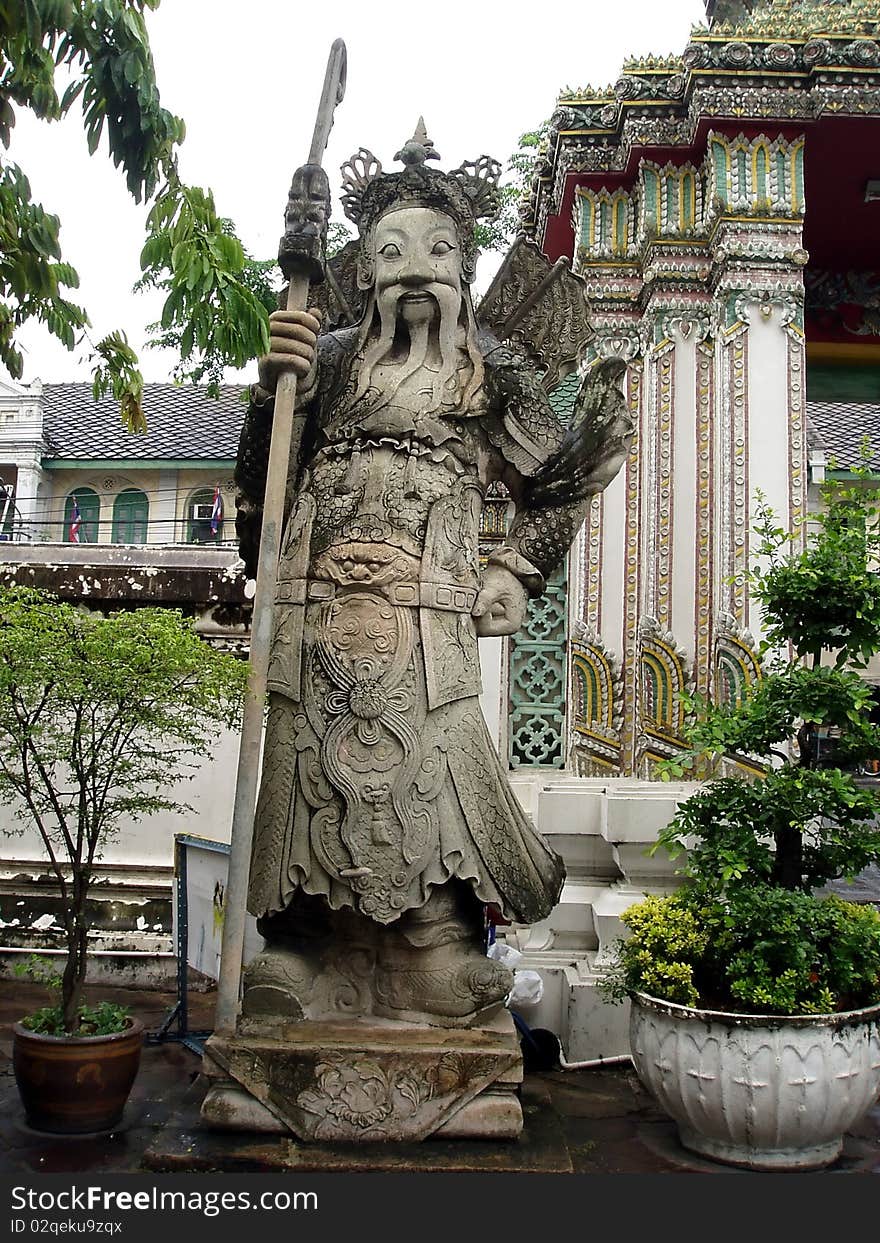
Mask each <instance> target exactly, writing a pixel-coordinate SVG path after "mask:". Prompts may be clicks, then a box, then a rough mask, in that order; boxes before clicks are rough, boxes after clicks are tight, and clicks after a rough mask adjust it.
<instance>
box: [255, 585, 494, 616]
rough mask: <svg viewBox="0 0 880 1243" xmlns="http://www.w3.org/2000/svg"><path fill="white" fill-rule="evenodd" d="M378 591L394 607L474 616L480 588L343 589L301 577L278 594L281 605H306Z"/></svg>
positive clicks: (428, 586)
mask: <svg viewBox="0 0 880 1243" xmlns="http://www.w3.org/2000/svg"><path fill="white" fill-rule="evenodd" d="M357 590H366V591H376V592H378V593H380V594H381V595H383V596H384V597H385V598H386V600H388V601H389V602H390V603H391V604H398V605H404V606H406V607H409V608H416V609H417V608H423V609H443V610H445V611H446V612H449V613H470V612H471V610H472V609H473V607H474V604H475V603H476V600H477V595H478V589H477V588H476V587H460V586H457V585H456V584H454V583H384V584H383V585H382V586H381V587H374V586H371V585H370V584H369V583H363V584H360V583H350V584H346V586H345V587H340V586H339V585H338V584H337V583H331V582H330V581H329V580H327V579H314V578H313V579H309V580H305V579H302V578H297V579H293V580H288V581H287V582H281V583H279V584H278V588H277V591H276V594H275V600H276V602H277V603H278V604H305V603H307V602H310V601H316V600H332V599H333V598H334V597H335V596H337V595H340V594H343V595H345V594H349V593H350V592H352V591H357Z"/></svg>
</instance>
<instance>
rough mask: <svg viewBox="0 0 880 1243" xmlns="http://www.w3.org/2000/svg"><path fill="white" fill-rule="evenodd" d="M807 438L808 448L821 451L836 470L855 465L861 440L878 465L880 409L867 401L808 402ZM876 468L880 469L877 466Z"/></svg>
mask: <svg viewBox="0 0 880 1243" xmlns="http://www.w3.org/2000/svg"><path fill="white" fill-rule="evenodd" d="M807 427H808V432H807V438H808V441H809V445H810V448H811V449H823V450H824V451H825V453H826V455H827V456H828V457H829V458H834V459H835V461H836V465H837V467H838V469H840V470H847V469H849V468H851V467H853V466H857V465H858V462H859V450H860V448H861V444H862V441H863V440H864V439H865V437H867V438H868V441H869V443H870V445H871V448H872V449H873V450H874V454H875V465H877V463H878V462H880V406H878V405H872V404H870V403H867V402H852V401H808V402H807ZM878 469H880V467H878Z"/></svg>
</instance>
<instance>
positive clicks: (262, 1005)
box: [241, 892, 333, 1021]
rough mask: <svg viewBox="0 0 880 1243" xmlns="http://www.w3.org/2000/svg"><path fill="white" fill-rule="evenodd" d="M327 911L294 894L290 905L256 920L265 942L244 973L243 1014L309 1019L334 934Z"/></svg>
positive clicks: (247, 1016)
mask: <svg viewBox="0 0 880 1243" xmlns="http://www.w3.org/2000/svg"><path fill="white" fill-rule="evenodd" d="M330 915H331V912H330V910H329V908H328V907H327V905H326V903H325V902H323V901H322V900H321V899H319V898H312V897H310V896H309V895H308V894H304V893H302V892H298V893H297V894H296V895H295V897H294V899H293V901H292V902H291V904H290V906H289V907H288V908H287V909H286V910H284V911H281V912H278V913H277V914H273V915H265V916H263V917H262V918H261V919H258V920H257V931H258V932H259V933H260V935H261V936H262V937H263V938H264V940H265V945H264V947H263V950H262V952H261V953H259V954H257V956H256V957H255V958H252V959H251V961H250V962H249V963H248V965H247V967H246V968H245V970H244V975H243V977H242V984H243V995H242V1004H241V1014H242V1018H243V1019H246V1020H259V1021H271V1020H273V1019H287V1020H294V1021H296V1020H299V1019H303V1018H306V1017H308V1014H309V1009H310V1006H311V1004H312V1002H313V999H314V995H315V991H316V984H317V981H318V980H319V978H320V976H321V974H322V971H323V968H324V960H325V957H326V955H327V953H328V951H329V948H330V944H331V938H332V932H333V928H332V922H331V918H330Z"/></svg>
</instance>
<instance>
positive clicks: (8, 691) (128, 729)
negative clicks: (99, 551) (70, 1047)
mask: <svg viewBox="0 0 880 1243" xmlns="http://www.w3.org/2000/svg"><path fill="white" fill-rule="evenodd" d="M244 676H245V671H244V667H243V665H242V664H241V662H239V661H237V660H236V659H235V658H234V657H232V656H228V655H225V654H222V653H220V652H217V651H215V650H214V649H212V648H211V647H210V646H209V645H208V644H206V643H204V642H203V641H202V640H201V639H199V638H198V636H197V635H196V634H195V632H194V631H193V629H192V626H191V625H190V624H189V622H187V621H186V619H185V618H184V617H183V615H182V614H181V613H179V612H177V611H174V610H170V609H159V608H143V609H138V610H134V611H130V612H120V613H116V614H113V615H112V616H109V617H103V616H99V615H96V614H89V613H86V612H83V611H81V610H79V609H77V608H75V607H74V606H72V605H70V604H66V603H63V602H61V601H58V600H55V599H53V598H52V597H50V596H48V595H46V594H44V593H41V592H38V591H34V590H31V589H26V588H22V587H11V588H3V589H0V801H2V802H5V803H11V804H13V805H14V806H15V807H16V809H17V810H18V811H19V812H21V813H23V815H24V818H25V819H26V820H27V822H29V823H30V824H31V825H33V826H34V827H35V828H36V830H37V831H38V833H39V836H40V839H41V840H42V844H43V848H44V850H45V852H46V857H47V860H48V864H49V868H50V871H51V874H52V876H53V878H54V880H55V883H56V885H57V888H58V891H59V893H60V896H61V904H60V906H61V915H60V918H61V923H62V925H63V928H64V938H65V943H66V950H67V954H66V960H65V965H64V970H63V974H62V977H61V987H60V1001H59V1003H58V1004H57V1005H55V1006H49V1007H46V1008H44V1009H43V1010H41V1011H39V1012H38V1013H37V1014H36V1015H33V1016H30V1017H29V1018H27V1019H25V1020H24V1021H23V1023H22V1024H21V1025H18V1026H19V1028H23V1029H24V1030H25V1031H27V1030H30V1031H34V1032H38V1033H43V1034H45V1035H46V1036H50V1037H51V1036H55V1037H59V1036H67V1037H80V1038H83V1037H85V1038H89V1039H91V1038H93V1037H95V1036H96V1035H98V1034H108V1027H109V1032H110V1033H112V1032H113V1031H114V1030H119V1029H120V1028H122V1027H124V1025H125V1020H124V1018H121V1017H120V1016H119V1015H118V1013H117V1015H116V1017H115V1018H114V1017H113V1015H112V1014H111V1013H109V1012H107V1013H106V1014H105V1020H106V1021H105V1022H104V1024H103V1026H102V1022H101V1019H100V1017H98V1018H96V1012H95V1010H94V1009H89V1008H84V1007H83V1005H82V990H83V983H84V980H85V974H86V965H87V954H88V934H89V918H90V917H89V891H90V886H91V884H92V881H93V879H94V873H95V864H96V862H97V860H98V859H99V858H100V855H101V852H102V849H103V847H104V846H105V845H106V844H107V843H108V842H109V841H110V840H112V838H113V837H114V836H115V835H116V834H117V833H118V832H119V830H120V828H122V827H123V826H124V825H127V824H130V823H132V822H133V821H136V820H138V819H140V818H141V817H143V816H145V815H148V814H150V813H153V812H157V811H171V812H183V811H185V810H187V808H186V805H185V804H183V803H181V802H180V801H178V800H177V799H175V798H174V797H172V796H171V794H170V793H169V791H170V787H171V786H172V785H173V784H174V783H175V782H176V781H178V780H180V779H181V778H183V777H185V776H187V775H191V773H192V772H193V771H194V770H195V768H196V767H197V765H198V763H199V761H200V760H202V759H204V758H205V757H206V756H208V755H209V754H210V752H211V747H212V744H213V741H214V739H215V737H216V735H217V733H218V732H219V730H220V729H221V728H223V727H224V726H227V727H229V726H232V725H233V724H234V722H235V719H236V716H237V713H238V710H239V705H240V702H241V697H242V692H243V687H244ZM84 1023H85V1026H84ZM97 1028H100V1029H101V1030H100V1031H98V1030H96V1029H97ZM20 1086H21V1080H20ZM129 1086H130V1085H129ZM29 1113H30V1110H29Z"/></svg>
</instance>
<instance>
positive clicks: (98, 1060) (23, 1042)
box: [12, 1018, 144, 1135]
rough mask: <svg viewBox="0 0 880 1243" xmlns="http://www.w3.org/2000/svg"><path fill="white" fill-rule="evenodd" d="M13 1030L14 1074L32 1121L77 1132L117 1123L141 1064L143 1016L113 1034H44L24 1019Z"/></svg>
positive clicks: (34, 1124) (59, 1130) (40, 1127)
mask: <svg viewBox="0 0 880 1243" xmlns="http://www.w3.org/2000/svg"><path fill="white" fill-rule="evenodd" d="M13 1033H14V1039H13V1044H12V1063H13V1067H14V1069H15V1079H16V1082H17V1083H18V1091H19V1094H20V1095H21V1100H22V1104H23V1105H24V1110H25V1114H26V1115H27V1120H28V1122H29V1123H30V1125H31V1126H32V1127H36V1128H37V1129H38V1130H40V1131H53V1132H55V1133H56V1134H62V1135H78V1134H82V1133H84V1132H87V1131H106V1130H110V1129H111V1128H112V1127H114V1126H116V1125H117V1124H118V1123H119V1121H120V1119H121V1118H122V1111H123V1109H124V1108H125V1102H126V1101H127V1100H128V1094H129V1092H130V1091H131V1085H132V1084H133V1083H134V1078H135V1075H136V1074H137V1071H138V1066H139V1065H140V1060H141V1046H142V1044H143V1038H144V1025H143V1023H141V1021H140V1019H135V1018H130V1019H129V1020H128V1027H127V1028H126V1030H125V1031H122V1032H114V1033H113V1034H112V1035H110V1036H45V1035H43V1034H42V1033H39V1032H32V1031H28V1029H27V1028H26V1027H22V1025H21V1023H16V1024H15V1026H14V1027H13Z"/></svg>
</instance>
